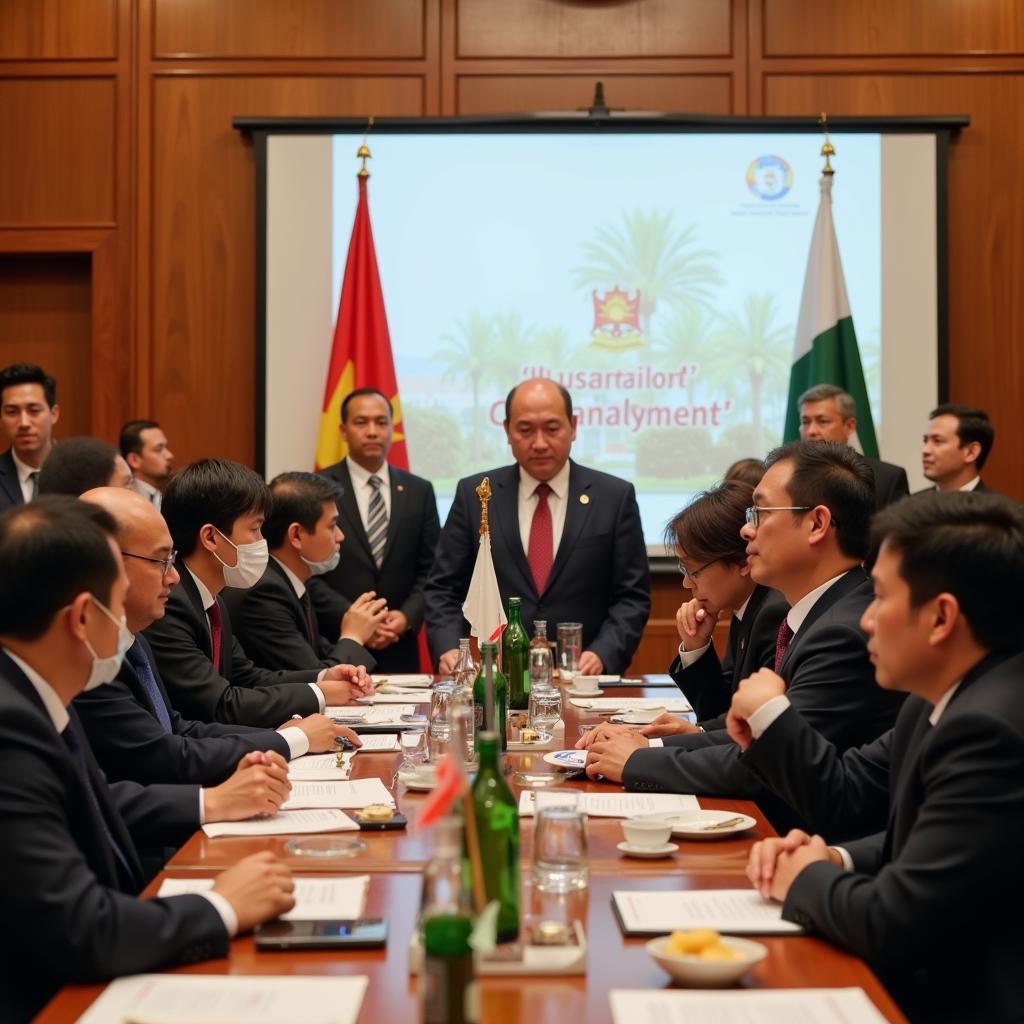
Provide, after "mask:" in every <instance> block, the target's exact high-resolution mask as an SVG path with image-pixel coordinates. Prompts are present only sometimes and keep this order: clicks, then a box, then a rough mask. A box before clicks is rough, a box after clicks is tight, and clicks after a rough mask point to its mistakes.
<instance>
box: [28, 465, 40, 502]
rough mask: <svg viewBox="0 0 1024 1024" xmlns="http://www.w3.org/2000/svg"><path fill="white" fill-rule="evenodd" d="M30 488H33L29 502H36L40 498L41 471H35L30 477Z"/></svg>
mask: <svg viewBox="0 0 1024 1024" xmlns="http://www.w3.org/2000/svg"><path fill="white" fill-rule="evenodd" d="M28 482H29V486H30V487H31V488H32V492H31V493H32V496H31V497H30V498H29V499H28V500H29V501H35V500H36V498H38V497H39V470H38V469H33V470H32V472H31V473H29V475H28Z"/></svg>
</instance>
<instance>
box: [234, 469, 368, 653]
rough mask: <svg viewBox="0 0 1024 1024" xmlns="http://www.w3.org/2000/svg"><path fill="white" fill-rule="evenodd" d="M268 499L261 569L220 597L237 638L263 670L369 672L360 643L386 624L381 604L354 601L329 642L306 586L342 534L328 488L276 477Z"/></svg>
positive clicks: (332, 562)
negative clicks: (252, 582) (243, 586)
mask: <svg viewBox="0 0 1024 1024" xmlns="http://www.w3.org/2000/svg"><path fill="white" fill-rule="evenodd" d="M270 495H271V507H270V514H269V515H268V516H267V519H266V521H265V522H264V524H263V536H264V537H266V538H267V544H269V545H270V561H269V563H268V564H267V571H266V572H265V573H264V574H263V578H262V579H261V580H260V581H259V583H257V584H256V586H254V587H251V588H250V589H249V590H231V589H229V590H228V591H227V592H226V593H225V598H224V599H225V602H226V603H227V606H228V611H229V612H230V613H231V625H232V627H233V628H234V631H235V636H237V637H238V639H239V641H240V642H241V644H242V646H243V647H244V648H245V649H246V651H248V653H249V656H250V657H251V658H252V659H253V661H254V662H255V663H256V664H257V665H259V666H260V667H261V668H271V669H303V668H308V669H316V670H317V671H319V670H320V669H322V668H326V667H327V666H329V665H340V664H343V663H345V664H349V665H362V666H363V667H364V668H365V669H366V670H367V671H368V672H369V671H372V670H373V667H374V665H376V660H375V658H374V656H373V655H372V654H370V652H369V651H368V650H367V649H366V648H365V647H364V646H363V644H365V643H367V642H368V641H369V639H370V637H372V636H373V634H374V632H375V630H376V629H377V628H378V627H379V626H380V625H381V624H382V623H383V622H384V621H386V618H387V615H388V608H387V602H386V601H385V600H384V599H383V598H374V597H373V596H372V595H370V594H364V595H363V596H362V597H358V598H356V600H355V601H353V602H352V604H351V605H350V606H349V609H348V611H347V612H346V613H345V614H344V616H342V620H341V637H340V638H338V639H337V640H336V641H335V642H333V643H332V642H330V641H329V640H327V639H326V638H325V637H323V636H321V634H320V630H319V628H318V627H317V623H316V616H315V614H314V611H313V604H312V601H311V600H310V596H309V591H308V589H307V587H308V584H309V582H310V580H311V579H313V578H314V577H315V575H317V574H319V573H322V572H324V571H327V570H329V569H330V568H334V567H335V566H336V565H337V562H338V556H339V547H338V546H339V544H340V543H341V541H342V540H343V535H342V533H341V531H340V530H339V529H338V506H337V504H336V503H335V497H336V491H335V488H334V485H333V484H332V483H331V482H330V480H328V479H326V478H325V477H322V476H317V475H316V474H315V473H282V474H280V475H279V476H276V477H274V479H273V480H272V481H271V482H270Z"/></svg>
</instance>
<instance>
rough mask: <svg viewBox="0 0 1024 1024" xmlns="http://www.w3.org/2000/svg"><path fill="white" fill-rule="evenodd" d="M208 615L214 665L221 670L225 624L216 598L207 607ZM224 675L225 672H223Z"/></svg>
mask: <svg viewBox="0 0 1024 1024" xmlns="http://www.w3.org/2000/svg"><path fill="white" fill-rule="evenodd" d="M206 617H207V618H208V619H209V620H210V640H211V648H212V650H213V667H214V668H215V669H216V670H217V671H218V672H220V637H221V631H222V628H223V624H222V621H221V617H220V605H219V604H217V601H216V599H214V602H213V604H211V605H210V607H209V608H207V609H206ZM221 674H222V675H223V673H221Z"/></svg>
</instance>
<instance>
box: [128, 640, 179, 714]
mask: <svg viewBox="0 0 1024 1024" xmlns="http://www.w3.org/2000/svg"><path fill="white" fill-rule="evenodd" d="M125 659H126V660H127V662H128V664H129V665H131V667H132V668H133V669H135V674H136V675H137V676H138V677H139V682H140V683H142V688H143V689H144V690H145V691H146V696H147V697H148V698H149V702H150V704H152V705H153V711H154V712H155V713H156V718H157V721H158V722H159V723H160V728H161V729H163V731H164V732H167V733H171V732H174V728H173V727H172V726H171V715H170V712H169V711H168V710H167V703H166V702H165V701H164V695H163V694H162V693H161V692H160V687H159V686H158V685H157V682H156V676H155V675H153V666H152V665H150V663H149V658H147V657H146V652H145V651H144V650H143V648H142V644H140V643H139V642H138V640H136V641H135V643H133V644H132V645H131V647H129V648H128V653H127V654H126V655H125Z"/></svg>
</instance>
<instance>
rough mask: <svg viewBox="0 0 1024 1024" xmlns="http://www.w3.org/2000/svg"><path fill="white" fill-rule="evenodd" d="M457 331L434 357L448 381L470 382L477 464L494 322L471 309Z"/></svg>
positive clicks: (472, 449) (473, 456)
mask: <svg viewBox="0 0 1024 1024" xmlns="http://www.w3.org/2000/svg"><path fill="white" fill-rule="evenodd" d="M456 327H457V328H458V330H457V333H455V334H445V335H442V337H441V341H442V342H444V345H443V346H442V347H441V348H438V349H435V350H434V354H433V356H432V357H431V358H432V359H433V361H434V363H435V364H436V365H437V368H438V370H440V371H441V377H442V378H443V379H444V380H453V379H454V380H458V381H461V382H463V383H464V384H466V385H468V387H469V393H470V398H471V399H472V405H471V407H470V416H471V423H470V431H469V436H470V458H471V459H472V460H473V462H474V464H475V463H476V461H477V459H478V457H479V454H480V432H481V430H483V423H482V422H481V416H480V389H481V388H482V387H484V386H485V385H486V384H487V382H488V379H489V377H490V360H491V359H492V357H493V354H494V348H495V344H494V337H495V335H494V322H493V319H492V318H491V317H489V316H484V315H483V313H481V312H480V311H479V310H476V309H471V310H470V311H469V316H468V317H466V318H465V319H464V320H457V321H456Z"/></svg>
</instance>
